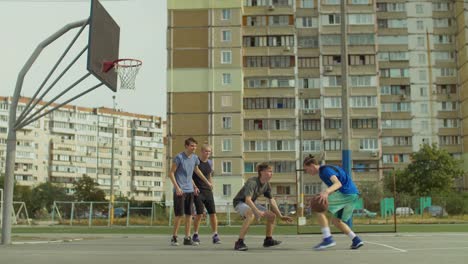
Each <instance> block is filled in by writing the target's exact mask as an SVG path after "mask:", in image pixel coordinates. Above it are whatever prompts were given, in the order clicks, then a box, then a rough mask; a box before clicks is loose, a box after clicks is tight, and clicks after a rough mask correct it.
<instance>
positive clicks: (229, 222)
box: [226, 202, 231, 226]
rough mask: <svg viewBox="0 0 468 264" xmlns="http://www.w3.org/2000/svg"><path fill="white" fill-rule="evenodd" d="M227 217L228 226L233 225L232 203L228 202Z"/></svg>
mask: <svg viewBox="0 0 468 264" xmlns="http://www.w3.org/2000/svg"><path fill="white" fill-rule="evenodd" d="M226 211H227V219H228V226H231V206H230V203H229V202H228V203H227V210H226Z"/></svg>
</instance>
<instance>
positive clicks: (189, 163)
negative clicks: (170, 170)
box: [174, 152, 200, 193]
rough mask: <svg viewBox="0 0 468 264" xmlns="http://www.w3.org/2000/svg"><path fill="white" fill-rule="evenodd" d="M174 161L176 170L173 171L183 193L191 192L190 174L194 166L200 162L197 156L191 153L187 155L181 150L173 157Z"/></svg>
mask: <svg viewBox="0 0 468 264" xmlns="http://www.w3.org/2000/svg"><path fill="white" fill-rule="evenodd" d="M174 163H175V164H176V165H177V170H176V171H175V173H174V176H175V179H176V182H177V184H178V185H179V187H180V188H181V189H182V191H183V192H184V193H191V192H193V183H192V174H193V170H194V169H195V166H198V164H200V160H199V159H198V156H197V155H195V154H192V155H190V157H187V155H186V154H185V152H181V153H179V154H177V156H175V157H174ZM174 192H175V188H174Z"/></svg>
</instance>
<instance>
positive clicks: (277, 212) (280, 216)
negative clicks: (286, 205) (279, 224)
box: [270, 199, 292, 223]
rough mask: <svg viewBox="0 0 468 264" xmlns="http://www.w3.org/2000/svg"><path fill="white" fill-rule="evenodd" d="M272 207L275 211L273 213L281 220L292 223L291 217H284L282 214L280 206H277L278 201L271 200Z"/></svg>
mask: <svg viewBox="0 0 468 264" xmlns="http://www.w3.org/2000/svg"><path fill="white" fill-rule="evenodd" d="M270 206H271V209H272V211H273V213H275V215H276V216H277V217H279V218H281V220H283V221H286V222H288V223H289V222H292V218H291V217H289V216H284V215H283V214H281V211H280V210H279V208H278V204H276V200H275V199H270Z"/></svg>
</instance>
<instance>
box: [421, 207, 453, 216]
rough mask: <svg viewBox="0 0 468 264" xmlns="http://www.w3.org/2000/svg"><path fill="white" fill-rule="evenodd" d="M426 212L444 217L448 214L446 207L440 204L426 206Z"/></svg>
mask: <svg viewBox="0 0 468 264" xmlns="http://www.w3.org/2000/svg"><path fill="white" fill-rule="evenodd" d="M424 213H428V214H430V215H431V216H433V217H442V216H447V215H448V214H447V211H445V209H444V208H442V206H439V205H432V206H428V207H426V208H424Z"/></svg>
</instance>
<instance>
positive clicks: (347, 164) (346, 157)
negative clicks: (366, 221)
mask: <svg viewBox="0 0 468 264" xmlns="http://www.w3.org/2000/svg"><path fill="white" fill-rule="evenodd" d="M347 19H348V16H347V12H346V0H341V85H342V86H341V87H342V89H341V104H342V108H341V111H342V112H341V118H342V122H341V129H342V132H343V134H342V140H343V148H342V151H341V152H342V160H343V169H344V171H346V173H348V175H349V177H351V178H352V177H353V176H352V169H351V168H352V162H353V161H352V157H351V137H350V133H349V131H350V129H349V104H348V98H349V96H350V92H349V89H348V32H347V29H348V28H347V22H348V21H347ZM347 224H348V225H349V226H350V227H351V226H352V225H353V220H352V218H350V219H349V220H348V221H347Z"/></svg>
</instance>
